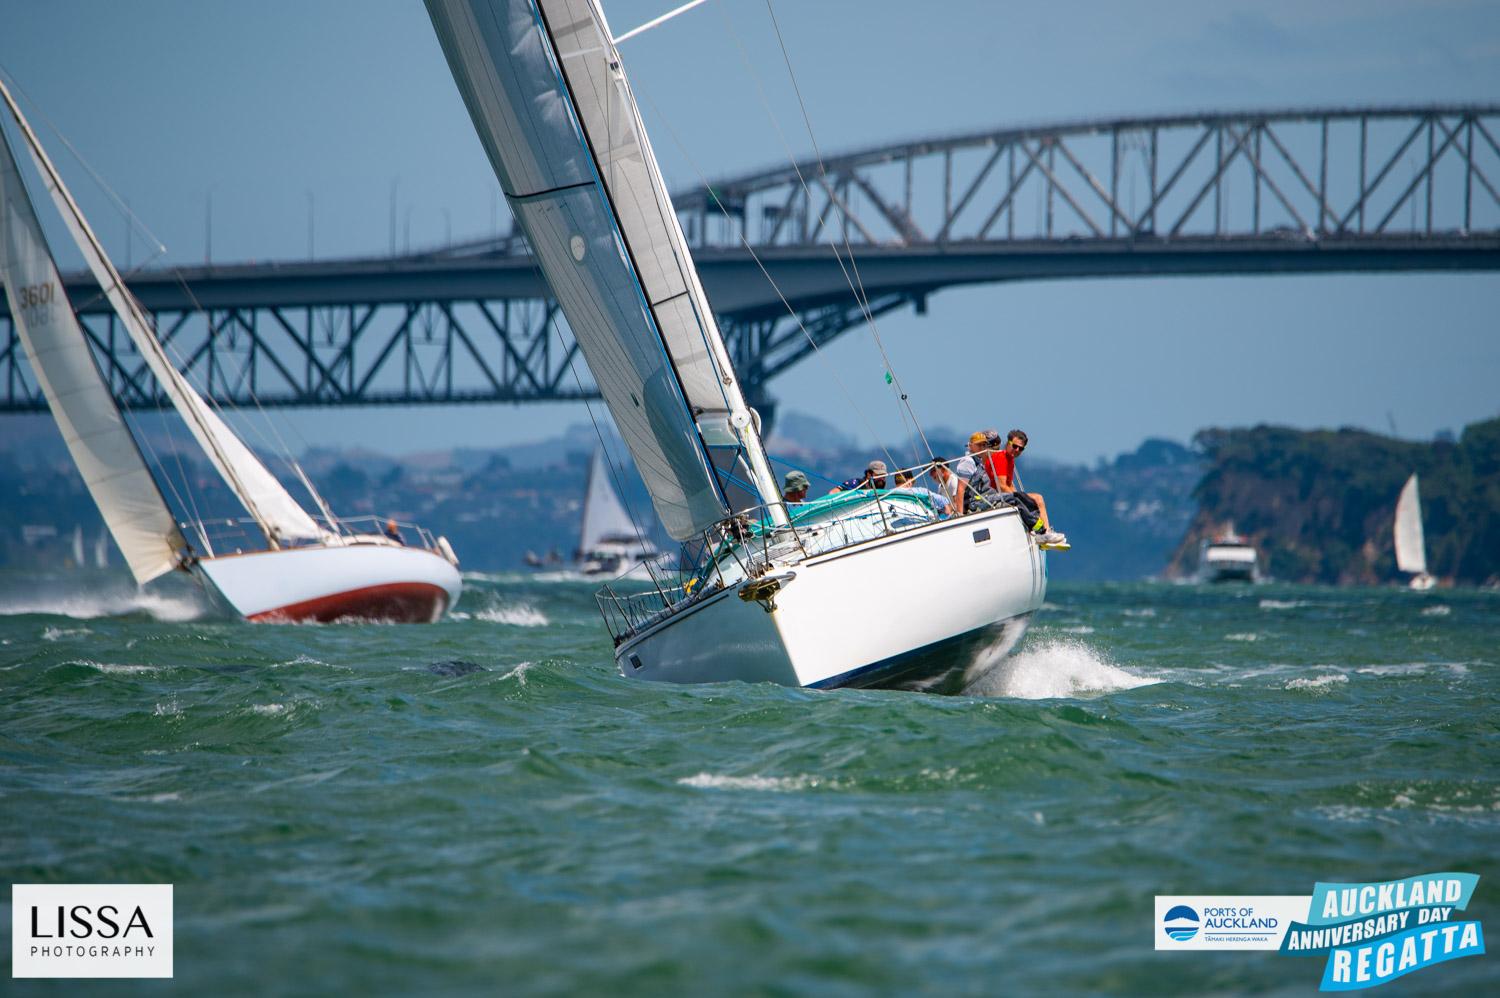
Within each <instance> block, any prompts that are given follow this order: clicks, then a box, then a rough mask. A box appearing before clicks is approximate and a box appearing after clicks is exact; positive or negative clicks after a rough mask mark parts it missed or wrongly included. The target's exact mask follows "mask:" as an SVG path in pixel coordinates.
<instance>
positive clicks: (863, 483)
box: [829, 461, 885, 494]
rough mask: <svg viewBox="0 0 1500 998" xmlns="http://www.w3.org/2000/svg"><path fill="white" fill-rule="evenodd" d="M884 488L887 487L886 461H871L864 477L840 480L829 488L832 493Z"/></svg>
mask: <svg viewBox="0 0 1500 998" xmlns="http://www.w3.org/2000/svg"><path fill="white" fill-rule="evenodd" d="M883 488H885V462H884V461H871V462H870V463H869V465H868V466H867V467H866V468H865V473H864V476H863V477H861V478H851V479H848V480H847V481H843V482H839V483H838V484H837V485H835V486H834V487H833V488H832V489H829V493H830V494H832V493H834V492H849V491H851V490H852V489H883Z"/></svg>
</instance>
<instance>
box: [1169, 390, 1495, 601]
mask: <svg viewBox="0 0 1500 998" xmlns="http://www.w3.org/2000/svg"><path fill="white" fill-rule="evenodd" d="M1196 442H1197V444H1198V446H1199V447H1200V448H1201V450H1202V451H1203V454H1204V456H1205V458H1206V459H1207V462H1208V470H1207V473H1206V474H1205V475H1204V476H1203V480H1202V482H1201V483H1199V485H1198V488H1197V489H1196V491H1195V493H1194V495H1195V497H1196V498H1197V500H1198V503H1199V510H1198V514H1197V516H1196V517H1194V519H1193V522H1192V526H1191V527H1190V528H1189V530H1188V532H1187V535H1186V536H1185V537H1184V538H1183V540H1182V543H1181V544H1180V545H1179V546H1178V548H1177V552H1176V554H1175V555H1174V557H1173V560H1172V571H1173V572H1174V573H1176V574H1182V575H1186V574H1190V573H1191V572H1192V571H1193V569H1194V568H1195V566H1196V564H1197V558H1198V544H1199V541H1200V540H1201V539H1203V538H1204V537H1207V536H1209V535H1210V534H1212V533H1214V532H1216V531H1217V530H1219V529H1220V528H1221V527H1222V525H1223V524H1224V523H1226V522H1228V521H1233V523H1234V526H1235V528H1236V529H1237V530H1238V531H1239V532H1240V533H1241V534H1244V535H1246V536H1248V537H1249V538H1250V540H1251V541H1252V542H1253V543H1254V544H1255V545H1256V547H1258V548H1259V549H1260V551H1261V554H1262V557H1263V558H1265V559H1266V563H1267V566H1266V567H1267V568H1268V570H1269V572H1270V574H1271V576H1272V577H1274V578H1276V579H1280V580H1284V581H1290V582H1324V583H1337V584H1345V585H1348V584H1375V583H1384V582H1390V581H1393V580H1396V579H1398V578H1401V577H1402V576H1401V575H1400V573H1399V572H1397V570H1396V561H1395V552H1394V548H1393V540H1392V530H1391V525H1392V522H1393V519H1394V517H1395V508H1396V497H1397V496H1398V495H1399V494H1400V491H1401V486H1402V483H1404V482H1405V481H1406V478H1407V476H1408V475H1410V474H1411V473H1412V472H1413V471H1415V472H1417V474H1419V475H1420V476H1421V483H1422V508H1423V513H1424V514H1425V526H1426V533H1427V559H1428V566H1429V570H1430V571H1431V572H1432V574H1433V575H1435V576H1437V577H1438V578H1439V579H1442V580H1446V581H1449V582H1456V583H1460V584H1465V585H1478V584H1483V583H1487V582H1495V581H1497V579H1500V419H1494V420H1490V421H1488V422H1483V423H1475V424H1474V425H1472V426H1469V427H1468V428H1467V429H1465V430H1464V433H1463V436H1462V437H1461V438H1460V439H1459V440H1458V441H1457V442H1453V441H1435V442H1411V441H1406V440H1394V439H1392V438H1390V437H1382V436H1378V435H1376V434H1373V433H1366V432H1363V431H1360V430H1347V429H1346V430H1337V431H1329V430H1319V431H1313V432H1305V431H1300V430H1292V429H1287V428H1285V427H1278V426H1257V427H1255V428H1253V429H1237V430H1217V429H1216V430H1204V431H1203V432H1201V433H1199V434H1198V436H1197V438H1196Z"/></svg>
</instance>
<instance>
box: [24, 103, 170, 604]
mask: <svg viewBox="0 0 1500 998" xmlns="http://www.w3.org/2000/svg"><path fill="white" fill-rule="evenodd" d="M0 93H4V96H5V99H6V103H7V104H10V106H11V108H12V110H14V104H11V102H10V94H9V93H8V92H5V91H4V84H3V83H0ZM0 148H3V149H4V156H3V157H0V211H3V218H0V227H3V230H4V236H3V238H0V280H3V283H4V284H5V294H6V298H7V300H8V301H9V303H10V315H11V321H12V323H14V325H15V329H16V332H17V334H18V335H19V336H20V338H21V344H22V346H24V347H25V350H26V359H27V360H28V361H29V362H30V363H31V370H32V371H33V372H34V373H35V374H36V379H37V383H38V384H39V385H40V386H41V389H42V392H43V394H44V395H46V397H47V405H48V406H49V407H50V408H51V410H52V415H53V418H54V419H56V421H57V427H58V429H59V430H60V431H61V432H62V437H63V441H64V442H65V443H66V444H67V447H68V453H69V454H71V455H72V457H73V462H74V464H76V465H77V466H78V471H79V473H80V474H81V475H82V476H83V482H84V485H85V486H86V487H87V488H88V490H89V494H90V495H91V496H92V497H93V499H94V504H95V505H97V506H98V507H99V512H100V514H101V515H102V516H103V517H104V522H105V524H106V526H108V527H109V532H110V533H111V534H113V535H114V538H115V543H116V544H118V545H119V547H120V552H121V554H123V555H124V556H125V562H126V564H128V565H129V566H130V571H131V574H133V575H134V576H135V578H136V581H137V582H141V583H145V582H149V581H150V580H151V579H154V578H156V577H157V576H159V575H163V574H165V573H167V572H170V571H171V570H172V569H173V568H175V567H177V565H178V563H179V562H180V561H181V555H182V552H183V550H184V548H185V547H186V545H185V543H184V542H183V539H182V535H181V533H180V532H179V531H178V529H177V523H176V521H175V520H174V519H173V517H172V512H171V510H170V509H168V507H167V504H166V501H165V500H164V499H163V498H162V494H161V490H160V489H159V488H158V487H157V485H156V482H155V481H154V480H153V479H152V477H151V471H150V469H149V468H147V466H146V462H145V460H144V458H142V457H141V453H140V450H139V449H138V448H137V446H136V443H135V439H134V438H133V437H132V436H131V434H130V429H129V427H127V426H126V425H125V418H124V416H122V415H121V413H120V409H119V407H118V406H117V405H116V404H115V400H114V397H113V396H112V395H111V394H110V391H109V386H108V385H107V384H106V383H105V380H104V378H103V376H102V375H101V374H100V373H99V368H98V365H97V364H95V362H94V358H93V355H92V353H91V352H90V351H89V345H88V341H87V340H86V339H85V338H84V334H83V329H82V327H80V325H79V323H78V318H77V316H75V315H74V314H73V309H72V308H71V307H70V306H69V304H68V300H67V297H66V296H65V295H64V293H63V285H62V280H61V278H59V277H58V273H57V265H56V264H55V263H54V262H53V260H52V255H51V253H50V252H49V251H48V249H47V244H46V242H45V240H44V238H43V236H42V230H41V227H40V225H39V224H38V222H37V217H36V210H35V208H34V207H33V206H32V204H31V199H30V197H29V196H28V195H27V193H26V188H25V186H24V185H23V183H22V181H21V174H20V170H19V169H18V168H17V164H16V160H15V157H14V155H12V152H11V148H10V142H9V139H8V138H6V137H5V135H4V129H3V128H0Z"/></svg>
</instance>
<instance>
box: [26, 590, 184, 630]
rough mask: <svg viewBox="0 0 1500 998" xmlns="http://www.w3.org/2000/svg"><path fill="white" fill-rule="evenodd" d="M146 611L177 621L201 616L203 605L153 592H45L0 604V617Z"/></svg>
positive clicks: (88, 615)
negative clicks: (65, 593) (69, 593)
mask: <svg viewBox="0 0 1500 998" xmlns="http://www.w3.org/2000/svg"><path fill="white" fill-rule="evenodd" d="M142 612H143V613H147V614H149V615H150V616H152V617H155V618H156V619H157V620H160V621H162V622H163V623H172V624H176V623H181V622H183V621H186V620H195V619H197V618H198V617H200V616H202V615H203V607H202V606H201V605H200V604H199V603H198V602H197V601H196V600H195V599H193V598H192V597H191V596H166V595H162V594H160V593H153V592H133V593H76V594H72V595H62V594H47V595H40V596H36V597H33V598H31V599H18V600H8V601H6V602H4V603H0V616H5V617H9V616H19V615H21V614H27V613H45V614H50V615H53V616H57V617H72V618H74V619H75V620H92V619H93V618H95V617H118V616H121V615H123V614H127V613H142Z"/></svg>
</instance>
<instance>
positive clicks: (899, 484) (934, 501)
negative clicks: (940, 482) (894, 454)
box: [892, 471, 948, 517]
mask: <svg viewBox="0 0 1500 998" xmlns="http://www.w3.org/2000/svg"><path fill="white" fill-rule="evenodd" d="M892 480H893V482H894V484H895V487H896V488H898V489H905V490H906V491H908V492H915V493H916V494H918V495H920V496H923V497H924V498H926V500H927V502H928V504H929V505H931V506H932V508H933V509H934V510H936V511H937V514H938V516H941V517H946V516H947V515H948V497H947V496H946V495H945V494H943V493H942V492H934V491H933V490H932V489H929V488H927V487H925V486H922V485H918V484H917V481H916V478H915V477H913V476H912V473H911V472H909V471H898V472H896V474H895V475H894V476H893V478H892Z"/></svg>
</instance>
